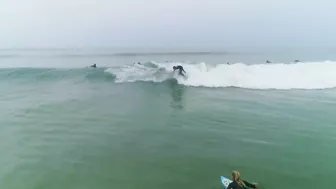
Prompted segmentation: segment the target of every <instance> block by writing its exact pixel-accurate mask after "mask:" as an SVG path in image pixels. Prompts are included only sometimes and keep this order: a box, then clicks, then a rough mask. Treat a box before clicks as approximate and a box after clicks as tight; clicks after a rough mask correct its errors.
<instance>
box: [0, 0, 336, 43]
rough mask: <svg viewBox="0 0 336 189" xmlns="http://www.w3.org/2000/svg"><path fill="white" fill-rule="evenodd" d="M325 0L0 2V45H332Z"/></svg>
mask: <svg viewBox="0 0 336 189" xmlns="http://www.w3.org/2000/svg"><path fill="white" fill-rule="evenodd" d="M335 8H336V1H333V0H0V24H1V25H0V48H12V47H19V48H20V47H154V46H157V47H167V46H170V47H193V46H204V47H227V46H233V45H235V46H292V45H294V46H324V45H326V46H335V44H336V35H335V34H336V21H335V19H336V11H335Z"/></svg>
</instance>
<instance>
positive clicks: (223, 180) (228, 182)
mask: <svg viewBox="0 0 336 189" xmlns="http://www.w3.org/2000/svg"><path fill="white" fill-rule="evenodd" d="M220 178H221V182H222V184H223V185H224V188H227V187H228V186H229V184H230V183H231V182H232V180H230V179H228V178H226V177H223V176H221V177H220Z"/></svg>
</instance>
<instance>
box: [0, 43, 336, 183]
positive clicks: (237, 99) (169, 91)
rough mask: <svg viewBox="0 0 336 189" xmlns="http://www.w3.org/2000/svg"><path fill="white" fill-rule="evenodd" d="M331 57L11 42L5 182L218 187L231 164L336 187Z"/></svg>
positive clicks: (3, 58)
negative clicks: (23, 45) (18, 45)
mask: <svg viewBox="0 0 336 189" xmlns="http://www.w3.org/2000/svg"><path fill="white" fill-rule="evenodd" d="M251 52H252V51H251ZM295 59H300V60H301V61H302V62H301V63H294V62H293V61H294V60H295ZM266 60H270V61H272V63H271V64H265V61H266ZM333 60H336V57H335V56H334V55H333V54H332V53H331V52H330V51H328V50H326V51H322V50H321V51H319V52H318V53H316V54H314V53H311V51H303V52H301V51H300V53H296V52H295V51H280V50H279V51H272V52H267V53H266V52H264V51H261V52H252V53H249V51H242V52H234V53H230V52H224V51H223V52H222V51H221V52H196V53H195V52H185V51H184V52H174V53H171V52H163V53H162V52H159V53H158V52H145V53H143V52H141V53H138V52H135V51H130V50H129V51H125V52H118V51H115V50H111V49H104V50H101V49H98V50H97V49H95V50H78V49H77V50H76V49H72V50H69V49H47V50H46V49H34V50H31V49H20V50H18V49H9V50H8V49H7V50H1V51H0V89H1V95H0V154H1V155H0V188H4V189H45V188H48V189H52V188H54V189H59V188H62V189H92V188H95V189H111V188H113V189H148V188H153V189H154V188H155V189H172V188H174V189H186V188H193V189H206V188H208V189H210V188H222V187H223V186H222V185H221V183H220V176H221V175H223V176H226V177H230V175H231V171H232V170H238V171H240V173H241V175H242V177H243V178H244V179H247V180H249V181H255V182H258V183H259V184H260V186H261V188H271V189H282V188H295V189H307V188H320V189H323V188H326V189H327V188H330V187H332V186H333V185H332V181H333V178H334V177H335V172H336V165H335V163H334V161H335V159H336V152H335V151H336V150H335V149H336V147H335V146H336V128H335V123H336V117H335V115H334V113H335V112H336V103H335V100H336V90H335V89H334V88H335V87H336V62H334V61H333ZM138 62H140V64H138ZM227 62H229V64H227ZM94 63H96V64H97V68H96V69H95V68H88V66H89V65H91V64H94ZM174 65H182V66H183V67H184V69H185V70H186V72H187V77H181V76H178V75H177V74H176V73H173V72H172V66H174Z"/></svg>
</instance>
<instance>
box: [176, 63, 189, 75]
mask: <svg viewBox="0 0 336 189" xmlns="http://www.w3.org/2000/svg"><path fill="white" fill-rule="evenodd" d="M173 69H174V71H175V70H179V74H180V75H182V76H185V75H184V74H183V73H182V72H184V73H187V72H186V71H184V69H183V67H182V66H180V65H178V66H173Z"/></svg>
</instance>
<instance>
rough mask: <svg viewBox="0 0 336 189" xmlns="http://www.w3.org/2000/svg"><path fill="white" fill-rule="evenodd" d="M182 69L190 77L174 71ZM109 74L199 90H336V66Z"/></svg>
mask: <svg viewBox="0 0 336 189" xmlns="http://www.w3.org/2000/svg"><path fill="white" fill-rule="evenodd" d="M174 65H182V66H183V67H184V69H185V70H186V71H187V77H186V78H184V77H182V76H178V75H177V74H176V73H175V74H174V73H173V71H172V67H173V66H174ZM106 72H109V73H112V74H114V75H115V77H116V82H117V83H126V82H136V81H152V82H163V81H165V80H167V79H171V78H175V79H176V80H177V81H178V83H179V84H182V85H186V86H195V87H239V88H248V89H328V88H335V87H336V75H335V73H336V62H334V61H324V62H304V63H291V64H284V63H275V64H253V65H247V64H244V63H236V64H231V65H228V64H218V65H211V64H206V63H204V62H202V63H196V64H195V63H194V64H192V63H180V62H171V63H156V62H150V63H146V64H143V65H138V64H134V65H124V66H122V67H117V68H109V69H107V70H106Z"/></svg>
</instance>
